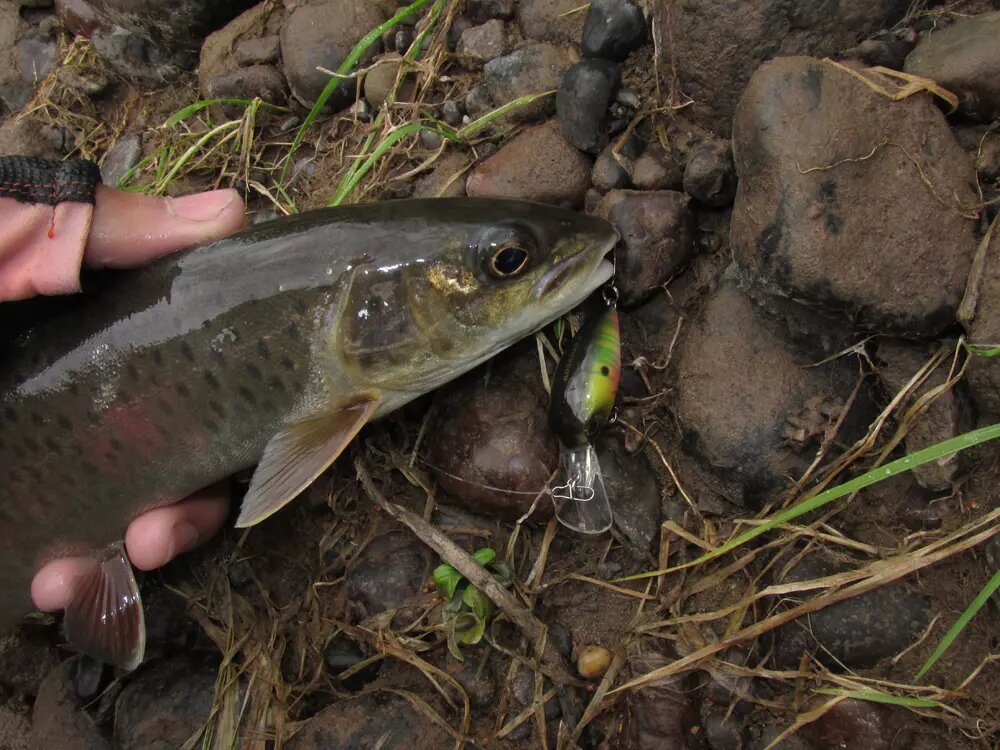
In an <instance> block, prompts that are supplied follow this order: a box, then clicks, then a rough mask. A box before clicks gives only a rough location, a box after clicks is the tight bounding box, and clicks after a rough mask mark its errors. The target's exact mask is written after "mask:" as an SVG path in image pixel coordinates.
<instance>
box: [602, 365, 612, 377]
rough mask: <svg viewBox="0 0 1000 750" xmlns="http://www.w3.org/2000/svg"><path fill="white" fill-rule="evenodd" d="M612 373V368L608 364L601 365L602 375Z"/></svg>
mask: <svg viewBox="0 0 1000 750" xmlns="http://www.w3.org/2000/svg"><path fill="white" fill-rule="evenodd" d="M610 374H611V370H610V369H609V368H608V366H607V365H601V375H610Z"/></svg>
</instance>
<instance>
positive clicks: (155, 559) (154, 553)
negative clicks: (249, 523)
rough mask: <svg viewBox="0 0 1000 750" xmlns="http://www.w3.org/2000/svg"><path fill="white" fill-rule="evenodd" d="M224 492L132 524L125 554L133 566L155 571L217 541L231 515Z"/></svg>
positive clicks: (149, 514)
mask: <svg viewBox="0 0 1000 750" xmlns="http://www.w3.org/2000/svg"><path fill="white" fill-rule="evenodd" d="M221 489H222V488H220V487H218V486H216V487H213V488H210V489H208V490H204V491H202V492H200V493H198V494H196V495H192V496H191V497H189V498H188V499H187V500H183V501H182V502H179V503H177V504H176V505H169V506H167V507H164V508H157V509H155V510H151V511H149V512H147V513H143V514H142V515H141V516H139V517H138V518H136V519H135V520H134V521H132V523H131V524H129V527H128V531H126V532H125V551H126V552H128V557H129V560H131V561H132V564H133V565H134V566H135V567H137V568H139V569H140V570H154V569H156V568H159V567H160V566H162V565H166V564H167V563H168V562H170V561H171V560H173V559H174V558H175V557H177V555H179V554H181V553H183V552H187V551H188V550H190V549H193V548H194V547H197V546H198V545H199V544H201V543H203V542H207V541H208V540H209V539H210V538H211V537H213V536H214V535H215V533H216V532H217V531H218V530H219V528H220V527H221V526H222V523H223V522H224V521H225V520H226V515H227V514H228V513H229V496H228V493H225V492H222V491H221Z"/></svg>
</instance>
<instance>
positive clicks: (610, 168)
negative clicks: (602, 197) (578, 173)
mask: <svg viewBox="0 0 1000 750" xmlns="http://www.w3.org/2000/svg"><path fill="white" fill-rule="evenodd" d="M613 151H614V144H612V143H609V144H608V145H607V146H605V147H604V148H603V149H602V150H601V153H599V154H598V155H597V159H596V160H595V161H594V169H593V171H592V172H591V173H590V181H591V182H592V183H593V184H594V187H595V188H597V189H598V190H600V191H601V192H602V193H606V192H608V191H609V190H614V189H615V188H627V187H629V186H630V185H631V180H630V179H629V176H628V170H627V169H626V168H625V167H624V166H622V164H621V163H619V161H618V160H617V159H616V158H615V155H614V153H613Z"/></svg>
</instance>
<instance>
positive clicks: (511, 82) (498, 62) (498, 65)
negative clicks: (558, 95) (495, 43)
mask: <svg viewBox="0 0 1000 750" xmlns="http://www.w3.org/2000/svg"><path fill="white" fill-rule="evenodd" d="M576 59H577V58H576V56H575V54H574V53H573V52H572V51H571V50H570V49H568V48H566V47H560V46H558V45H555V44H550V43H548V42H541V43H537V44H528V45H525V46H524V47H521V48H519V49H516V50H514V51H513V52H511V53H510V54H509V55H504V56H503V57H497V58H494V59H493V60H490V61H489V62H488V63H486V66H485V68H484V69H483V81H484V83H485V84H486V88H487V90H488V91H489V92H490V97H491V98H492V99H493V103H494V104H495V105H496V106H501V105H503V104H507V103H508V102H511V101H513V100H514V99H517V98H518V97H522V96H526V95H528V94H539V93H543V92H545V91H554V90H555V89H558V88H559V82H560V81H561V80H562V76H563V73H565V72H566V71H567V70H568V69H569V67H570V66H571V65H572V64H573V63H574V62H576ZM466 106H468V102H466ZM555 106H556V105H555V99H554V97H552V96H546V97H543V98H541V99H538V100H537V101H534V102H532V103H531V104H528V105H526V106H523V107H520V108H518V109H516V110H514V111H513V112H511V113H510V114H508V115H507V116H506V119H507V121H508V122H528V121H530V120H538V119H542V118H544V117H547V116H549V115H550V114H552V113H553V112H554V111H555ZM469 111H470V114H471V112H472V110H471V108H470V110H469Z"/></svg>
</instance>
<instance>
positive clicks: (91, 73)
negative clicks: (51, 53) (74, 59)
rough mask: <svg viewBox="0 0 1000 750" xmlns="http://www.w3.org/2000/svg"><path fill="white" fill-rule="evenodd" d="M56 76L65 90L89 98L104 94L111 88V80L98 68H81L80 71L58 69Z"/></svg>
mask: <svg viewBox="0 0 1000 750" xmlns="http://www.w3.org/2000/svg"><path fill="white" fill-rule="evenodd" d="M56 75H57V76H58V77H59V81H60V82H61V83H62V84H63V85H64V86H66V87H67V88H70V89H73V90H74V91H78V92H80V93H81V94H83V95H84V96H89V97H91V98H96V97H99V96H101V95H103V94H105V93H106V92H107V90H108V89H109V88H110V87H111V80H110V79H109V78H108V76H107V75H106V74H105V73H104V71H103V70H101V69H100V68H98V67H92V68H83V69H80V70H74V69H73V68H60V69H59V70H58V72H57V73H56Z"/></svg>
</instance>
